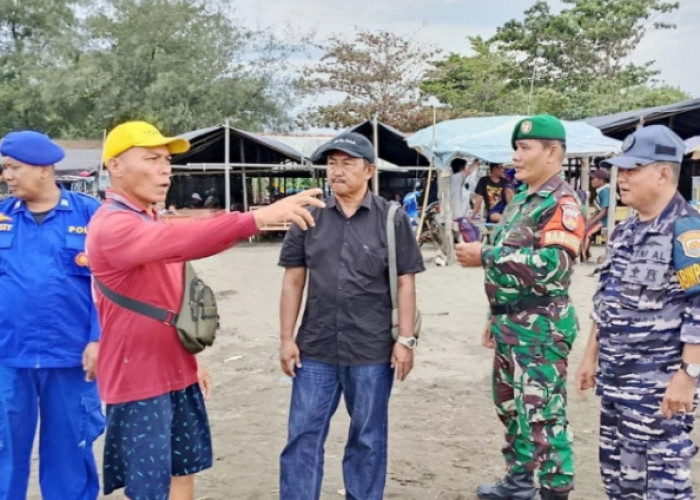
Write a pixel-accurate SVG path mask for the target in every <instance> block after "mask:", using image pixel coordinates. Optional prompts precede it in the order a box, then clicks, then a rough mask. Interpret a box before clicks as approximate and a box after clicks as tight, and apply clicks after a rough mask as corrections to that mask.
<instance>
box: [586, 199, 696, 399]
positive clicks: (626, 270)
mask: <svg viewBox="0 0 700 500" xmlns="http://www.w3.org/2000/svg"><path fill="white" fill-rule="evenodd" d="M688 215H691V216H696V217H697V216H698V214H697V212H696V211H695V210H694V209H693V208H692V207H690V205H688V203H687V202H686V201H685V200H684V199H683V198H682V197H681V196H680V195H679V194H676V196H675V197H674V198H673V200H672V201H671V202H670V203H669V205H668V206H667V207H666V208H665V209H664V211H663V212H662V213H661V214H660V215H659V216H658V217H657V218H656V219H654V220H652V221H648V222H640V221H639V219H638V217H637V216H633V217H631V218H630V219H627V220H626V221H624V222H622V223H621V224H619V225H618V226H617V227H616V228H615V230H614V231H613V233H612V235H611V237H610V241H609V243H608V249H607V253H606V258H605V261H604V262H603V263H602V264H601V265H600V266H599V267H598V272H599V273H600V278H599V283H598V288H597V290H596V293H595V295H594V297H593V304H594V309H593V314H592V318H593V320H594V321H595V322H596V324H597V325H598V341H599V370H598V375H597V382H598V384H597V388H596V392H597V393H598V395H602V396H604V397H606V398H610V399H614V400H618V401H621V402H625V403H627V404H630V403H634V402H639V403H641V402H645V401H650V400H657V399H658V398H660V397H661V395H663V393H664V391H665V390H666V387H667V386H668V383H669V381H670V379H671V377H673V375H674V374H675V373H676V371H677V370H678V369H679V367H680V362H681V353H682V349H683V344H684V343H691V344H700V295H696V296H695V297H688V296H687V295H686V294H685V293H684V291H683V289H682V288H681V286H680V283H679V279H678V276H677V274H676V270H675V267H674V263H673V234H674V224H675V221H676V220H677V219H679V218H680V217H685V216H688Z"/></svg>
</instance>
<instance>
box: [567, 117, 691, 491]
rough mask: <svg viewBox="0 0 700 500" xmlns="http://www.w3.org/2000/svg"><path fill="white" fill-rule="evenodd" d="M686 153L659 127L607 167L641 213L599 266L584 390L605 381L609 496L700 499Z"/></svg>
mask: <svg viewBox="0 0 700 500" xmlns="http://www.w3.org/2000/svg"><path fill="white" fill-rule="evenodd" d="M684 149H685V146H684V144H683V141H682V140H681V139H680V138H679V137H678V136H677V135H676V134H674V133H673V132H672V131H671V130H670V129H668V128H667V127H664V126H663V125H652V126H649V127H645V128H642V129H640V130H638V131H636V132H635V133H634V134H632V135H631V136H629V137H628V138H627V139H626V140H625V142H624V143H623V146H622V151H623V152H622V155H621V156H618V157H617V158H613V159H611V160H608V161H607V163H608V164H612V165H617V166H618V167H619V168H620V174H619V187H620V194H621V198H622V201H623V202H624V203H625V204H627V205H629V206H630V207H632V208H634V209H635V210H637V214H636V215H634V216H632V217H630V218H629V219H627V220H626V221H624V222H622V223H621V224H619V225H618V226H617V227H616V228H615V230H614V231H613V233H612V235H611V236H610V238H609V242H608V248H607V254H606V258H605V261H604V262H603V263H602V264H601V265H600V266H599V267H598V269H597V272H598V273H599V274H600V276H599V283H598V288H597V290H596V293H595V295H594V298H593V304H594V311H593V314H592V318H593V321H594V324H593V328H592V330H591V335H590V338H589V340H588V346H587V348H586V354H585V356H584V360H583V361H582V363H581V367H580V368H579V370H578V372H577V375H576V384H577V386H578V389H579V390H580V391H582V392H583V391H585V390H586V389H589V388H592V387H593V386H595V385H596V382H597V388H596V394H598V395H599V396H601V418H600V472H601V476H602V479H603V484H604V486H605V491H606V493H607V495H608V497H609V498H610V499H615V500H621V499H625V500H626V499H640V500H641V499H649V500H660V499H687V498H693V489H692V481H691V478H690V472H691V459H692V457H693V456H694V455H695V453H696V451H697V448H696V447H695V445H694V444H693V442H692V441H691V439H690V436H689V432H690V430H691V429H692V425H693V415H692V411H693V407H694V395H695V390H696V382H697V377H698V376H700V296H698V295H697V292H698V288H700V283H699V282H698V276H699V275H698V273H697V272H696V269H698V268H700V267H698V268H696V267H695V266H698V263H699V262H700V260H699V257H700V219H699V218H698V217H699V214H698V213H697V212H696V211H695V209H694V208H692V207H691V206H690V205H688V203H686V202H685V200H684V199H683V198H682V197H681V195H680V194H679V193H678V192H677V185H678V175H679V172H680V163H681V161H682V159H683V152H684ZM688 225H689V226H688ZM684 226H687V227H685V228H684ZM674 231H675V235H674ZM674 247H675V248H674ZM674 253H675V254H676V255H674ZM676 268H678V269H680V271H676ZM679 276H680V278H681V279H680V280H679ZM597 365H599V366H598V372H597V375H596V366H597ZM594 375H596V376H595V378H594Z"/></svg>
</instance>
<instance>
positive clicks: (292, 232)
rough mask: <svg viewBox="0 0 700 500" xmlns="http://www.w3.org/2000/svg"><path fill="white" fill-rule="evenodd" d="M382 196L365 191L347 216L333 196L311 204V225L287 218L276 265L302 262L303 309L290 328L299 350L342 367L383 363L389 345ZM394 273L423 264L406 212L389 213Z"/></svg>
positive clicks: (417, 268) (386, 204) (385, 204)
mask: <svg viewBox="0 0 700 500" xmlns="http://www.w3.org/2000/svg"><path fill="white" fill-rule="evenodd" d="M388 211H389V202H387V201H386V200H384V199H383V198H380V197H377V196H374V195H372V194H371V193H369V192H368V193H367V195H366V196H365V198H364V200H363V201H362V204H361V206H360V207H359V208H358V210H357V212H356V213H355V214H353V216H352V217H349V218H348V217H345V215H344V214H343V212H342V209H341V208H340V205H338V204H337V202H336V199H335V198H334V197H330V198H328V199H327V200H326V207H325V208H323V209H312V214H313V216H314V219H315V220H316V226H315V227H313V228H310V229H309V230H308V231H302V230H301V229H299V227H298V226H296V225H293V226H292V227H291V228H290V229H289V231H288V232H287V235H286V237H285V239H284V244H283V246H282V252H281V255H280V260H279V265H280V266H282V267H287V268H294V267H305V268H307V269H308V292H307V299H306V308H305V311H304V315H303V318H302V323H301V326H300V327H299V332H298V334H297V339H296V341H297V345H298V346H299V349H300V351H301V354H302V356H304V357H308V358H311V359H314V360H316V361H320V362H324V363H330V364H335V365H341V366H352V365H361V364H374V363H385V362H388V361H389V358H390V356H391V351H392V348H393V340H392V338H391V297H390V292H389V268H388V253H387V238H386V221H387V213H388ZM395 227H396V248H397V261H396V267H397V273H398V275H399V276H400V275H403V274H414V273H419V272H421V271H423V270H424V269H425V267H424V266H423V258H422V256H421V253H420V249H419V248H418V244H417V243H416V240H415V237H414V236H413V232H412V231H411V227H410V222H409V220H408V217H407V216H406V214H405V213H404V212H403V210H401V209H399V210H398V211H397V212H396V219H395Z"/></svg>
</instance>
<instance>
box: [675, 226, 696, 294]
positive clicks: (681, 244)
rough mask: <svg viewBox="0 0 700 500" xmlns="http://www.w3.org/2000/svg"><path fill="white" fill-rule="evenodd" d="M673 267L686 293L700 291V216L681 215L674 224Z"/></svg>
mask: <svg viewBox="0 0 700 500" xmlns="http://www.w3.org/2000/svg"><path fill="white" fill-rule="evenodd" d="M673 267H674V268H675V269H676V274H677V275H678V281H679V283H680V285H681V288H683V290H684V291H685V294H686V295H688V296H694V295H696V294H698V293H700V217H692V216H689V217H681V218H680V219H678V220H677V221H676V222H675V224H674V225H673Z"/></svg>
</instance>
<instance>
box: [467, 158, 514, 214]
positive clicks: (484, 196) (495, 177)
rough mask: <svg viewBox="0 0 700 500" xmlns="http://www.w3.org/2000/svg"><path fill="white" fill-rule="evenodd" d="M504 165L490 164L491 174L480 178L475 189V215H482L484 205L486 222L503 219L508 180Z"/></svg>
mask: <svg viewBox="0 0 700 500" xmlns="http://www.w3.org/2000/svg"><path fill="white" fill-rule="evenodd" d="M503 173H504V169H503V165H500V164H498V163H493V164H491V165H490V166H489V175H485V176H483V177H482V178H481V179H479V183H478V184H477V185H476V190H475V191H474V192H475V194H476V195H477V196H476V200H475V201H474V211H473V212H472V213H473V214H474V216H475V217H478V216H480V215H481V208H482V205H483V207H484V211H485V212H486V216H485V221H486V222H498V221H500V220H501V214H502V213H503V209H504V208H505V206H506V202H505V197H504V189H505V188H506V180H505V179H504V178H503Z"/></svg>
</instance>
